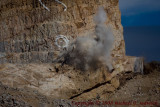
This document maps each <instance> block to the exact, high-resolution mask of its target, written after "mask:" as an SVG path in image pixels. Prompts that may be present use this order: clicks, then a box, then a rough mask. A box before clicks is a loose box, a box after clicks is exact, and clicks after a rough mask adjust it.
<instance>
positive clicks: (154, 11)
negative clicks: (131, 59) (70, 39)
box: [119, 0, 160, 61]
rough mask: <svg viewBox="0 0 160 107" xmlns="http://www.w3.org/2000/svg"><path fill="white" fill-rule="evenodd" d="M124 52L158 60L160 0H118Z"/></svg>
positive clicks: (159, 52)
mask: <svg viewBox="0 0 160 107" xmlns="http://www.w3.org/2000/svg"><path fill="white" fill-rule="evenodd" d="M119 7H120V10H121V15H122V25H123V27H124V39H125V44H126V54H127V55H129V56H139V57H141V56H142V57H145V59H146V61H153V60H154V61H155V60H156V61H160V42H159V41H160V0H119Z"/></svg>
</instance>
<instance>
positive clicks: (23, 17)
mask: <svg viewBox="0 0 160 107" xmlns="http://www.w3.org/2000/svg"><path fill="white" fill-rule="evenodd" d="M42 2H43V3H44V4H45V6H46V7H48V8H49V9H50V11H48V10H47V9H45V8H44V7H43V6H42V5H41V4H40V2H39V1H38V0H0V13H1V14H0V63H3V64H1V65H0V81H1V82H2V83H3V84H5V85H9V86H11V87H18V88H32V89H35V90H38V91H39V92H41V93H42V94H44V95H47V96H52V97H54V98H63V99H73V100H74V99H75V100H86V99H94V98H95V97H97V95H100V96H101V95H102V94H103V93H106V92H113V91H114V90H115V89H116V88H118V87H119V79H118V78H117V74H119V73H121V72H125V71H134V69H135V66H134V65H135V62H136V61H135V60H136V58H134V57H127V56H125V44H124V39H123V27H122V25H121V13H120V11H119V6H118V0H62V2H63V3H64V4H65V5H66V6H67V10H66V11H64V6H63V5H62V4H59V3H57V2H55V1H54V0H46V1H45V0H42ZM99 6H103V7H104V9H105V11H106V13H107V20H106V25H107V26H110V27H111V28H112V30H113V34H114V44H113V49H112V52H111V56H112V58H111V64H112V66H113V68H114V71H113V72H112V73H110V72H108V69H107V68H106V67H104V66H102V67H99V68H98V69H97V70H95V71H86V72H82V71H80V70H76V69H75V68H74V67H72V66H69V65H63V66H62V65H61V64H55V63H52V62H53V61H54V60H55V59H56V58H57V56H58V55H59V54H60V49H59V48H58V47H57V46H56V45H55V40H56V36H57V35H64V36H66V37H67V38H68V40H69V41H72V40H74V39H76V38H77V37H78V36H85V35H87V34H89V33H90V32H94V30H95V23H94V21H93V17H94V14H95V13H96V11H97V8H98V7H99ZM62 45H63V43H62ZM6 63H10V64H6ZM11 63H12V64H11ZM33 63H34V64H33ZM39 63H41V64H39ZM136 64H137V63H136ZM104 99H105V98H104Z"/></svg>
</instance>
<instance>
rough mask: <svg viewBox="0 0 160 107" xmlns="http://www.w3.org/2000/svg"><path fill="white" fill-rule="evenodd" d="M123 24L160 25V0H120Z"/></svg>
mask: <svg viewBox="0 0 160 107" xmlns="http://www.w3.org/2000/svg"><path fill="white" fill-rule="evenodd" d="M119 7H120V10H121V13H122V25H123V26H160V0H119Z"/></svg>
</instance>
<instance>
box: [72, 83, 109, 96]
mask: <svg viewBox="0 0 160 107" xmlns="http://www.w3.org/2000/svg"><path fill="white" fill-rule="evenodd" d="M106 84H111V81H107V82H104V83H98V84H96V85H95V86H93V87H91V88H89V89H86V90H84V91H83V92H82V93H80V94H77V95H74V96H71V97H70V98H69V99H74V98H76V97H78V96H80V95H82V94H84V93H88V92H90V91H92V90H94V89H96V88H99V87H100V86H103V85H106Z"/></svg>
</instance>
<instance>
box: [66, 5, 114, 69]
mask: <svg viewBox="0 0 160 107" xmlns="http://www.w3.org/2000/svg"><path fill="white" fill-rule="evenodd" d="M106 21H107V15H106V12H105V10H104V8H103V7H99V8H98V11H97V13H96V14H95V16H94V22H95V24H96V26H95V32H94V33H93V34H91V35H88V36H81V37H78V38H77V39H76V40H75V42H73V43H72V45H70V46H69V48H68V49H69V50H68V52H67V55H66V63H69V64H72V65H74V66H75V67H76V68H79V69H81V70H88V69H97V68H98V67H99V66H102V64H105V65H107V66H108V68H109V69H110V70H111V69H112V65H111V62H110V53H111V49H112V45H113V42H114V36H113V33H112V30H111V29H110V28H109V27H107V26H106V23H105V22H106Z"/></svg>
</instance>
